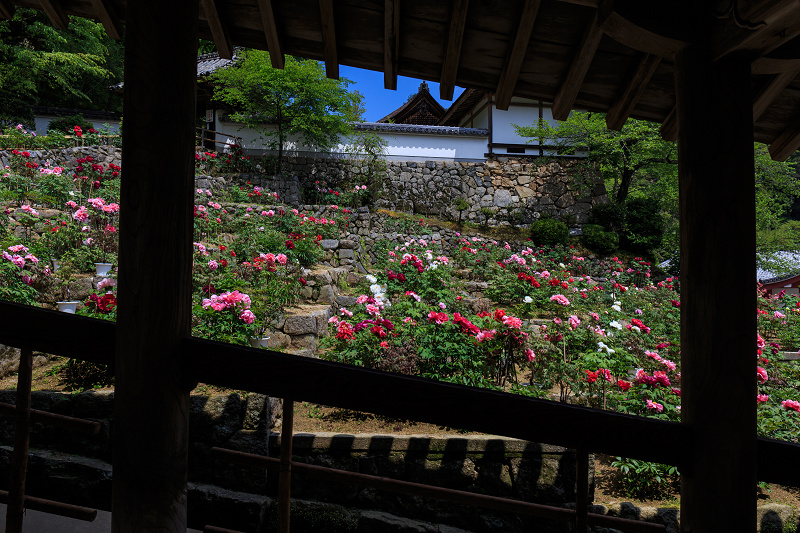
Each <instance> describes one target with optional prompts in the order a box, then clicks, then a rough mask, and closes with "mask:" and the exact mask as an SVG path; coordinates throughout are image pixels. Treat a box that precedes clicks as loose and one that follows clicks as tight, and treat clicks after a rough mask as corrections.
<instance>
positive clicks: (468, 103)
mask: <svg viewBox="0 0 800 533" xmlns="http://www.w3.org/2000/svg"><path fill="white" fill-rule="evenodd" d="M488 94H489V93H487V92H486V91H481V90H478V89H467V90H466V91H464V92H463V93H461V96H459V97H458V98H457V99H456V101H455V102H453V105H451V106H450V107H449V108H447V112H446V113H445V114H444V116H442V118H441V119H439V124H438V125H439V126H458V125H459V124H460V123H461V119H462V118H464V116H465V115H466V114H467V113H469V112H470V111H471V110H472V109H473V108H474V107H475V106H476V105H477V104H478V103H479V102H480V101H481V100H483V99H484V98H485V97H486V96H487V95H488Z"/></svg>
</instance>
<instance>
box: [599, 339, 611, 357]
mask: <svg viewBox="0 0 800 533" xmlns="http://www.w3.org/2000/svg"><path fill="white" fill-rule="evenodd" d="M597 346H599V348H598V349H597V351H598V352H600V351H603V350H605V351H606V352H608V354H609V355H611V354H612V353H615V352H616V350H612V349H611V348H609V347H608V345H607V344H606V343H604V342H602V341H601V342H598V343H597Z"/></svg>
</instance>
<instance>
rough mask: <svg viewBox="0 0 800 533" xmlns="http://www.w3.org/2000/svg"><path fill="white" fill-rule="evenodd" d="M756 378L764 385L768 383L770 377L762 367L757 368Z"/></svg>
mask: <svg viewBox="0 0 800 533" xmlns="http://www.w3.org/2000/svg"><path fill="white" fill-rule="evenodd" d="M756 376H757V377H758V382H759V383H761V384H762V385H763V384H764V383H766V382H767V380H768V379H769V376H768V375H767V371H766V370H764V369H763V368H761V367H760V366H759V367H758V368H756Z"/></svg>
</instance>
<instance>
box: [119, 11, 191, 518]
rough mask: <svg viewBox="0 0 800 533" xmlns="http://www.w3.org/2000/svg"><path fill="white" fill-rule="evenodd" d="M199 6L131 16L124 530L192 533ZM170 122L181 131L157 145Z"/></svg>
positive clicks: (124, 260)
mask: <svg viewBox="0 0 800 533" xmlns="http://www.w3.org/2000/svg"><path fill="white" fill-rule="evenodd" d="M199 8H200V4H199V2H197V1H196V0H194V1H193V0H174V1H172V2H164V1H163V0H137V1H136V2H131V3H130V4H128V6H127V11H126V31H125V80H124V81H125V94H124V100H123V110H124V113H125V117H126V118H125V128H124V130H123V134H122V137H123V148H122V157H123V159H124V160H125V161H126V165H127V166H126V168H127V169H129V170H126V172H130V174H126V175H127V176H135V177H136V179H123V180H122V190H121V193H120V198H121V201H120V223H119V227H120V231H119V280H118V284H117V287H118V290H117V295H118V296H117V298H118V300H119V305H118V306H117V335H116V366H115V374H114V382H115V391H114V419H115V420H117V421H118V422H120V423H116V424H114V428H113V439H114V442H115V443H117V444H118V445H115V446H114V447H113V461H114V463H113V464H114V476H113V481H112V490H113V494H112V518H111V520H112V531H113V532H114V533H134V532H139V531H159V532H162V533H178V532H180V533H184V532H185V531H186V525H187V514H186V494H187V486H186V482H187V475H188V450H189V440H188V437H189V390H190V387H187V384H186V383H185V382H184V381H183V379H182V377H183V372H182V368H181V354H180V343H181V339H182V338H184V337H187V336H189V335H190V334H191V320H192V309H191V303H192V296H191V290H192V287H191V283H192V282H191V278H192V231H193V227H192V226H193V217H192V206H193V203H194V202H193V190H194V186H193V184H194V145H195V142H194V141H195V117H196V105H195V103H196V102H195V99H196V96H195V86H196V84H197V40H198V24H197V20H198V17H199ZM156 15H157V16H156ZM165 94H168V95H170V97H169V98H165V97H164V95H165ZM162 121H163V123H166V124H169V125H170V132H171V134H170V135H166V136H154V135H153V133H152V132H153V131H154V130H155V129H156V128H158V124H160V123H162ZM145 154H149V155H145ZM157 295H158V296H157ZM155 301H158V302H159V303H158V304H157V305H154V304H153V303H154V302H155Z"/></svg>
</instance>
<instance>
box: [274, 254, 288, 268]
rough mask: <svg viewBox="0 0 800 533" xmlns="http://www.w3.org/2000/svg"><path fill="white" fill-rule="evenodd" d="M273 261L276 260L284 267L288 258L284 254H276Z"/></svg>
mask: <svg viewBox="0 0 800 533" xmlns="http://www.w3.org/2000/svg"><path fill="white" fill-rule="evenodd" d="M275 259H277V261H278V263H280V264H282V265H285V264H286V261H287V260H288V258H287V257H286V255H284V254H278V255H277V256H275Z"/></svg>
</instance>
